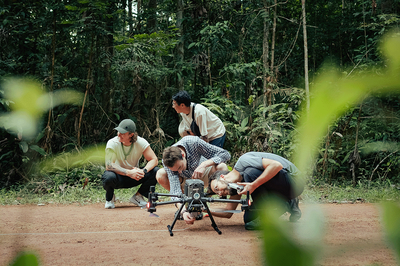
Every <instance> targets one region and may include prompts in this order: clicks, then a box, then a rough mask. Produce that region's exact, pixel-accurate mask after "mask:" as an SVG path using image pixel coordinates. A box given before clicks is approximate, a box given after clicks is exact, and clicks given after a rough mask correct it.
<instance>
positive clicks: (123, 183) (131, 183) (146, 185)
mask: <svg viewBox="0 0 400 266" xmlns="http://www.w3.org/2000/svg"><path fill="white" fill-rule="evenodd" d="M158 169H159V168H158V167H154V168H153V170H151V171H149V172H148V173H147V174H145V175H144V177H143V178H142V179H140V180H139V181H138V180H135V179H132V178H130V177H129V176H124V175H119V174H116V173H114V172H112V171H105V172H104V174H103V176H102V177H101V181H102V183H103V188H104V189H105V190H106V200H107V201H110V200H112V198H113V195H114V189H120V188H132V187H136V186H139V185H140V184H141V186H140V188H139V190H138V192H139V193H140V194H141V195H143V196H145V197H147V196H148V195H149V192H150V187H151V186H155V185H156V184H157V179H156V173H157V171H158Z"/></svg>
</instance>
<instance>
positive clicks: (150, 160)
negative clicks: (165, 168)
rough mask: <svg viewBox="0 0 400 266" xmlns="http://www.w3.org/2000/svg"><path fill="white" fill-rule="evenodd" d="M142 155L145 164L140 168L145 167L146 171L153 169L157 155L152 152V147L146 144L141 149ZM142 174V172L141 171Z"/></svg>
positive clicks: (156, 161) (156, 163)
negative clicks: (143, 148) (145, 146)
mask: <svg viewBox="0 0 400 266" xmlns="http://www.w3.org/2000/svg"><path fill="white" fill-rule="evenodd" d="M143 157H144V158H145V159H146V161H147V164H146V166H145V167H144V168H143V169H142V170H144V169H146V170H147V171H151V170H153V168H154V167H156V166H157V165H158V158H157V155H156V154H155V153H154V151H153V150H152V148H151V147H150V146H148V147H147V148H146V149H145V150H144V151H143ZM143 174H144V172H143Z"/></svg>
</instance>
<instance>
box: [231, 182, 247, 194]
mask: <svg viewBox="0 0 400 266" xmlns="http://www.w3.org/2000/svg"><path fill="white" fill-rule="evenodd" d="M228 187H229V188H233V189H236V190H237V192H238V193H240V192H242V190H243V189H244V186H241V185H238V184H236V183H228Z"/></svg>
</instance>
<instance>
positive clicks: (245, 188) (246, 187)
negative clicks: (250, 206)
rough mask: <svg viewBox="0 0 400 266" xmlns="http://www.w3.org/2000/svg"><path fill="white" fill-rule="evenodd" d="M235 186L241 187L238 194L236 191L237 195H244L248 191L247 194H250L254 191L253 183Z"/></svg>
mask: <svg viewBox="0 0 400 266" xmlns="http://www.w3.org/2000/svg"><path fill="white" fill-rule="evenodd" d="M237 184H238V185H240V186H243V190H242V191H240V192H239V191H238V195H246V194H247V191H249V194H251V193H253V191H254V190H255V189H256V188H255V187H254V186H253V183H241V182H239V183H237Z"/></svg>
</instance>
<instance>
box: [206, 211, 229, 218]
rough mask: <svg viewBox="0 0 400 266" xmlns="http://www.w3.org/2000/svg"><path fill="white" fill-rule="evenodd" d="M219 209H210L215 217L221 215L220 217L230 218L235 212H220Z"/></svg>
mask: <svg viewBox="0 0 400 266" xmlns="http://www.w3.org/2000/svg"><path fill="white" fill-rule="evenodd" d="M219 211H225V209H221V210H219ZM219 211H217V212H216V211H210V212H211V215H212V216H214V217H219V218H227V219H230V218H231V217H232V215H233V213H230V212H219Z"/></svg>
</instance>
